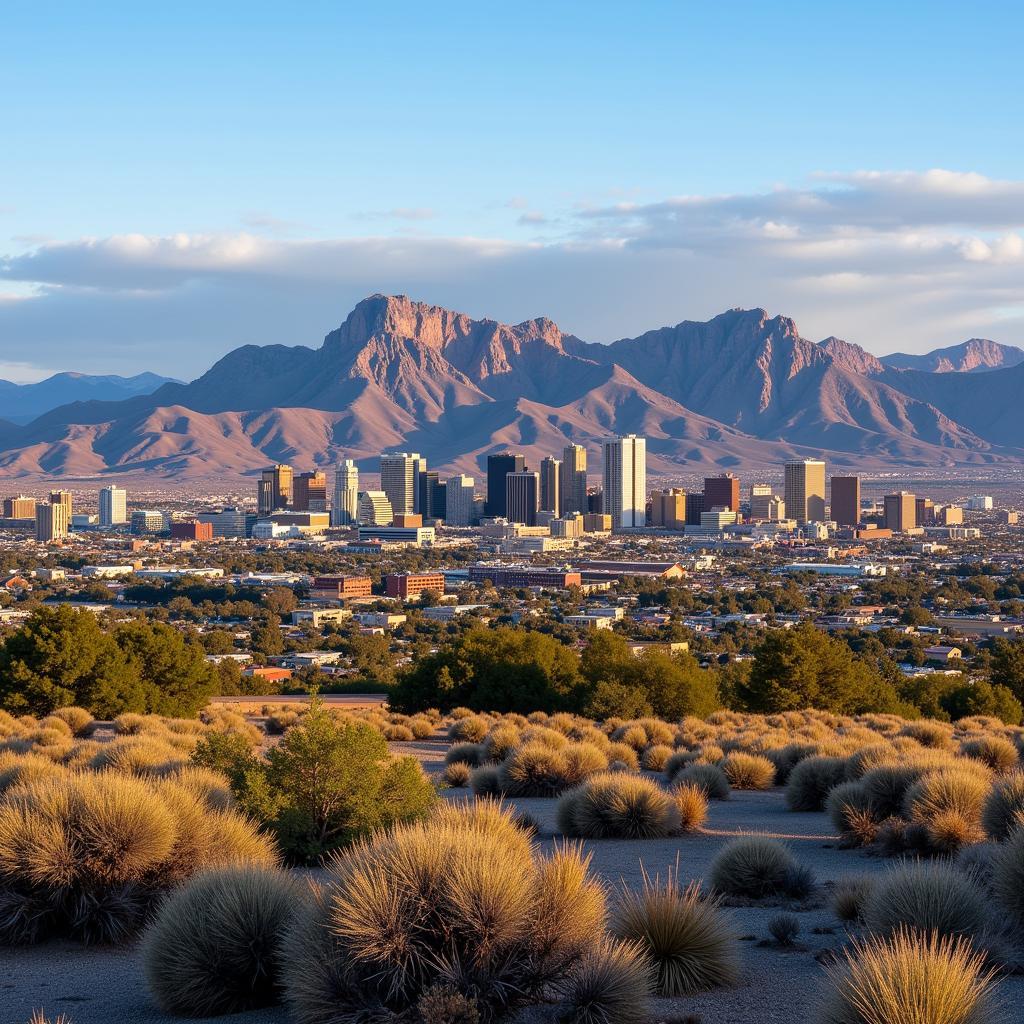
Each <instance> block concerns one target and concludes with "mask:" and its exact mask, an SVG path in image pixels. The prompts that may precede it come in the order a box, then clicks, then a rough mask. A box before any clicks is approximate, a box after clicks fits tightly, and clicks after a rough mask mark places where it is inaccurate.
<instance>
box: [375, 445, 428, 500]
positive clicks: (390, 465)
mask: <svg viewBox="0 0 1024 1024" xmlns="http://www.w3.org/2000/svg"><path fill="white" fill-rule="evenodd" d="M426 468H427V460H426V459H424V458H421V457H420V454H419V452H393V453H391V454H388V455H382V456H381V457H380V489H381V490H382V491H383V492H384V493H385V494H386V495H387V496H388V501H389V502H390V503H391V508H392V510H393V512H394V514H395V515H396V516H397V515H403V514H404V515H411V514H412V513H413V512H415V511H416V497H417V492H418V491H419V482H420V481H419V476H420V473H422V472H424V471H425V470H426Z"/></svg>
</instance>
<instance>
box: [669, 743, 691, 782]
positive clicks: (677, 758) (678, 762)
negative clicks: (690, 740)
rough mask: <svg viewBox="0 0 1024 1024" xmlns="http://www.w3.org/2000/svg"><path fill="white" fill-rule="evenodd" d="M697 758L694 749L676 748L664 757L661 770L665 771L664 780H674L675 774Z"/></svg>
mask: <svg viewBox="0 0 1024 1024" xmlns="http://www.w3.org/2000/svg"><path fill="white" fill-rule="evenodd" d="M696 760H697V752H696V751H695V750H677V751H676V752H675V753H674V754H670V755H669V756H668V757H667V758H665V763H664V764H663V765H662V767H661V770H662V771H663V772H664V773H665V781H666V782H675V780H676V776H678V774H679V773H680V772H681V771H683V769H684V768H686V767H687V766H688V765H691V764H694V763H695V762H696Z"/></svg>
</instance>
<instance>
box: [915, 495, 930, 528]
mask: <svg viewBox="0 0 1024 1024" xmlns="http://www.w3.org/2000/svg"><path fill="white" fill-rule="evenodd" d="M914 520H915V522H916V523H917V525H918V526H934V525H935V502H934V501H932V499H931V498H917V499H916V500H915V502H914Z"/></svg>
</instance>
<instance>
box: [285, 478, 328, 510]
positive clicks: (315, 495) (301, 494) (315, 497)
mask: <svg viewBox="0 0 1024 1024" xmlns="http://www.w3.org/2000/svg"><path fill="white" fill-rule="evenodd" d="M292 508H293V509H294V510H295V511H296V512H325V511H326V510H327V475H326V474H325V473H324V471H323V470H322V469H316V470H313V472H311V473H300V474H299V475H298V476H297V477H296V478H295V482H294V484H293V487H292Z"/></svg>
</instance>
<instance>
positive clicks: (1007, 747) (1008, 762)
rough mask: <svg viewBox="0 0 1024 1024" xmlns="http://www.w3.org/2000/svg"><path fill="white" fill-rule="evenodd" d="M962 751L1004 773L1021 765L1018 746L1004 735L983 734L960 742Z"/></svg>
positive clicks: (995, 770) (993, 769) (967, 755)
mask: <svg viewBox="0 0 1024 1024" xmlns="http://www.w3.org/2000/svg"><path fill="white" fill-rule="evenodd" d="M960 753H961V754H963V755H964V756H965V757H972V758H974V759H975V760H977V761H981V762H982V764H987V765H988V766H989V768H991V769H992V771H994V772H998V773H999V774H1000V775H1004V774H1006V773H1007V772H1012V771H1013V770H1014V769H1015V768H1017V767H1019V766H1020V757H1019V756H1018V754H1017V748H1016V747H1015V746H1014V745H1013V744H1012V743H1011V742H1010V741H1009V740H1007V739H1003V737H1002V736H981V737H979V738H978V739H974V740H965V741H964V742H963V743H961V744H960Z"/></svg>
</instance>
